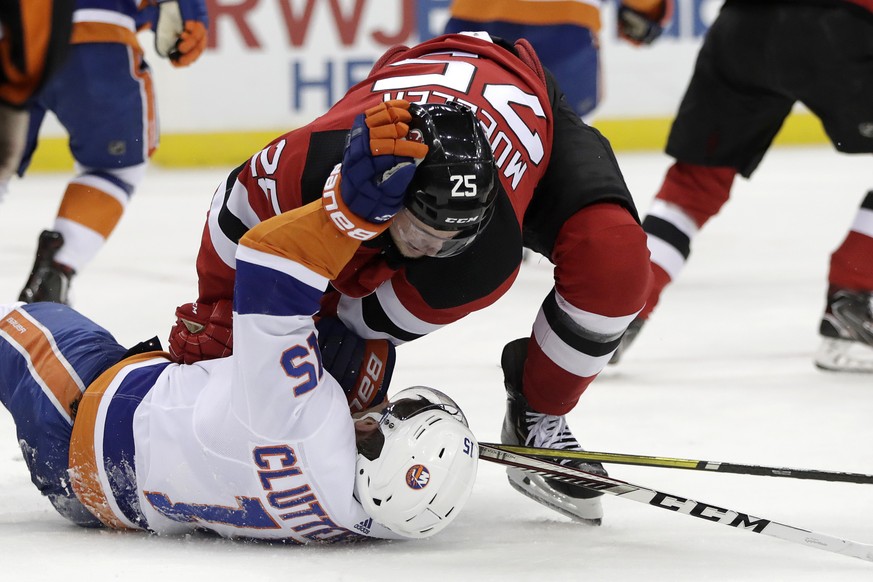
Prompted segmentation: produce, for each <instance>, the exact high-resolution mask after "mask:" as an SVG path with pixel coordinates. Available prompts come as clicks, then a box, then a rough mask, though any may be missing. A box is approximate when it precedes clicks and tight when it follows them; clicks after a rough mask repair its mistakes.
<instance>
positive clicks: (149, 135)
mask: <svg viewBox="0 0 873 582" xmlns="http://www.w3.org/2000/svg"><path fill="white" fill-rule="evenodd" d="M142 64H143V52H142V50H141V49H140V48H139V47H135V48H134V49H133V58H132V59H131V67H132V69H131V71H130V74H131V75H132V76H133V77H134V78H135V79H139V83H140V86H141V87H142V89H143V91H144V92H145V102H144V103H143V108H144V109H145V119H144V120H143V124H144V125H145V130H146V143H147V146H148V151H147V154H146V156H147V157H149V158H150V157H152V154H153V153H155V150H156V149H157V148H158V114H157V108H156V107H155V103H156V100H155V85H154V82H153V81H152V74H151V72H149V69H148V68H146V67H143V66H142Z"/></svg>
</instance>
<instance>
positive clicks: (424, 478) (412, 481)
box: [406, 465, 430, 489]
mask: <svg viewBox="0 0 873 582" xmlns="http://www.w3.org/2000/svg"><path fill="white" fill-rule="evenodd" d="M429 482H430V471H428V470H427V467H425V466H424V465H413V466H411V467H410V468H409V470H408V471H407V472H406V484H407V485H409V487H410V488H411V489H424V488H425V487H427V484H428V483H429Z"/></svg>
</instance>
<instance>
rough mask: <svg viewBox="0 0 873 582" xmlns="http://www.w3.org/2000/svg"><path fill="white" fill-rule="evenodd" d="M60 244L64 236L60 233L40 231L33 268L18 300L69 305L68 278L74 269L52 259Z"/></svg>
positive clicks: (71, 275) (70, 277) (62, 244)
mask: <svg viewBox="0 0 873 582" xmlns="http://www.w3.org/2000/svg"><path fill="white" fill-rule="evenodd" d="M62 246H64V237H63V235H62V234H61V233H59V232H56V231H53V230H44V231H42V233H41V234H40V235H39V244H38V245H37V247H36V259H35V260H34V262H33V270H32V271H31V272H30V277H29V278H28V279H27V284H26V285H25V286H24V289H22V290H21V294H20V295H19V296H18V300H19V301H24V302H25V303H34V302H37V301H51V302H54V303H63V304H64V305H69V290H70V279H72V277H73V275H74V273H75V271H73V269H71V268H70V267H67V266H65V265H61V264H60V263H58V262H56V261H55V260H54V259H55V255H56V254H57V252H58V251H59V250H60V249H61V247H62Z"/></svg>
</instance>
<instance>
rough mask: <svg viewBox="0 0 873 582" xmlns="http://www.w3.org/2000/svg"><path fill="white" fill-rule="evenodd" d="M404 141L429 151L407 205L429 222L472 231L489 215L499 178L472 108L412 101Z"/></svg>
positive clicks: (440, 227)
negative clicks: (420, 143)
mask: <svg viewBox="0 0 873 582" xmlns="http://www.w3.org/2000/svg"><path fill="white" fill-rule="evenodd" d="M409 111H410V113H411V114H412V120H411V121H410V124H409V125H410V130H409V135H408V136H407V139H416V140H421V141H422V142H424V143H425V144H426V145H427V146H428V153H427V156H425V158H424V160H423V161H422V162H421V164H420V165H419V166H418V168H417V169H416V172H415V176H414V178H413V180H412V183H411V184H410V186H409V189H408V190H407V198H406V208H407V209H409V211H410V212H411V213H412V214H413V216H415V217H416V218H417V219H418V220H420V221H421V222H423V223H424V224H426V225H427V226H429V227H431V228H434V229H436V230H441V231H461V232H462V233H464V234H462V235H461V236H469V235H470V234H473V235H475V233H477V232H478V231H479V230H481V229H482V228H483V227H484V226H485V225H486V224H487V223H488V220H489V219H490V218H491V215H492V214H493V210H494V201H495V199H496V198H497V192H498V188H499V181H498V179H497V169H496V165H495V163H494V154H493V153H492V151H491V145H490V144H489V143H488V139H487V137H486V136H485V132H484V130H483V129H482V126H481V124H480V123H479V121H478V120H477V119H476V116H475V114H474V113H473V111H472V110H471V109H470V108H468V107H466V106H464V105H461V104H459V103H454V102H449V103H426V104H423V105H417V104H412V105H410V108H409Z"/></svg>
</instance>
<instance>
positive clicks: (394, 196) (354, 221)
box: [322, 99, 427, 240]
mask: <svg viewBox="0 0 873 582" xmlns="http://www.w3.org/2000/svg"><path fill="white" fill-rule="evenodd" d="M411 120H412V115H411V114H410V113H409V103H408V102H407V101H403V100H401V99H396V100H393V101H387V102H385V103H380V104H379V105H377V106H375V107H371V108H370V109H368V110H367V111H365V112H364V113H363V114H362V115H359V116H358V117H356V118H355V122H354V124H353V125H352V129H351V132H350V133H349V139H348V143H347V144H346V148H345V152H344V153H343V161H342V163H341V164H337V166H336V167H335V168H334V171H333V172H332V173H331V175H330V177H329V178H328V180H327V182H326V183H325V187H324V193H323V195H322V198H323V201H324V208H325V210H326V211H327V213H328V215H329V216H330V217H331V220H332V221H333V223H334V224H335V225H336V226H337V228H339V229H340V231H342V232H344V233H345V234H346V235H348V236H350V237H352V238H356V239H359V240H369V239H371V238H373V237H375V236H377V235H378V234H379V233H381V232H382V231H383V230H385V229H386V228H387V227H388V222H389V221H390V220H391V218H392V217H393V216H394V215H395V214H397V212H399V211H400V209H401V208H403V200H404V198H405V195H406V189H407V188H408V187H409V183H410V182H412V177H413V175H414V174H415V168H416V165H417V162H418V161H420V160H422V159H424V156H425V155H427V146H426V145H425V144H423V143H419V142H415V141H410V140H407V139H406V136H407V134H408V133H409V121H411Z"/></svg>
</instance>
